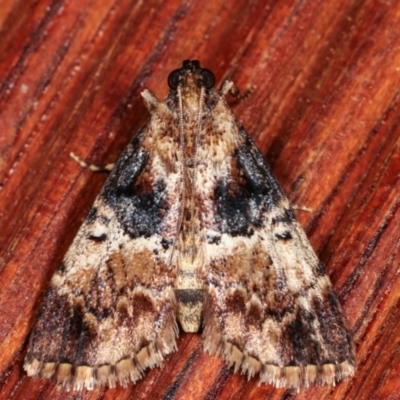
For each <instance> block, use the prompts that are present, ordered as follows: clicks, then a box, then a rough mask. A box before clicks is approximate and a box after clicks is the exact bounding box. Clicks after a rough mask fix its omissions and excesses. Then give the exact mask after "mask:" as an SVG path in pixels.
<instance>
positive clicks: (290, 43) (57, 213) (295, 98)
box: [0, 0, 400, 400]
mask: <svg viewBox="0 0 400 400" xmlns="http://www.w3.org/2000/svg"><path fill="white" fill-rule="evenodd" d="M0 25H1V34H0V39H1V40H0V78H1V79H0V80H1V82H0V85H1V86H0V155H1V159H0V225H1V226H0V232H1V248H0V251H1V262H0V282H1V286H0V354H1V357H0V399H8V398H10V399H69V398H74V399H128V398H131V399H185V400H187V399H196V400H197V399H207V400H211V399H237V400H239V399H291V398H295V399H357V400H359V399H391V400H394V399H400V378H399V368H400V311H399V293H400V289H399V288H400V273H399V272H400V267H399V260H400V256H399V251H400V249H399V246H400V240H399V238H400V233H399V231H400V228H399V226H400V213H399V204H400V201H399V192H400V183H399V180H400V144H399V142H400V99H399V88H400V0H398V1H391V0H386V1H384V0H335V1H323V0H277V1H275V0H267V1H260V0H253V1H250V2H249V1H245V0H237V1H232V0H231V1H230V0H213V1H209V2H203V1H190V2H189V1H184V0H182V1H178V0H169V1H161V0H149V1H145V2H137V1H133V0H102V1H100V0H97V1H96V0H79V1H74V0H36V1H35V0H33V1H25V0H0ZM187 58H189V59H199V60H200V61H201V63H202V65H203V66H204V67H207V68H209V69H211V70H213V71H214V73H215V75H216V77H217V81H219V82H220V81H221V80H222V79H223V78H224V77H227V76H230V77H232V78H233V79H234V81H235V82H236V83H237V85H238V86H239V88H240V89H241V90H246V88H248V87H250V86H251V85H255V86H256V87H257V88H256V90H255V92H254V93H253V94H252V95H251V96H250V98H248V99H247V100H246V101H244V102H242V103H241V104H239V105H238V106H237V107H236V108H235V112H236V114H237V116H238V118H239V119H240V120H241V121H242V123H243V124H244V126H245V127H246V128H247V130H248V131H249V132H250V134H251V135H252V137H253V138H254V139H255V141H256V142H257V144H258V146H259V147H260V149H261V150H262V152H263V153H264V154H265V156H266V157H267V160H268V161H269V163H270V165H271V167H272V169H273V172H274V173H275V175H276V176H277V178H278V180H279V181H280V183H281V184H282V186H283V188H284V189H285V191H286V193H287V194H288V196H289V198H290V200H291V201H292V202H294V203H296V204H300V205H304V206H307V207H310V208H312V210H313V211H312V212H311V213H306V212H300V213H299V214H298V215H299V219H300V221H301V223H302V224H303V226H304V227H305V229H306V232H307V234H308V235H309V237H310V240H311V242H312V244H313V246H314V248H315V250H316V252H317V253H318V255H319V256H320V258H321V259H322V261H323V262H324V263H325V264H326V266H327V271H328V273H329V275H330V277H331V279H332V281H333V284H334V286H335V288H336V290H337V293H338V295H339V298H340V301H341V303H342V305H343V308H344V311H345V313H346V315H347V316H348V320H349V326H350V327H351V329H352V330H353V332H354V338H355V342H356V346H357V361H358V371H357V374H356V376H355V378H354V379H351V380H348V381H346V382H343V383H340V384H339V385H337V387H336V388H332V387H322V388H321V387H319V388H315V387H313V388H311V389H308V390H306V391H303V392H301V393H300V394H298V393H296V392H295V391H292V390H287V391H285V390H284V389H274V388H271V387H270V386H261V387H258V386H257V380H256V379H253V380H251V381H249V382H248V381H247V380H246V379H245V378H244V377H243V376H241V375H238V374H233V373H232V371H231V370H230V369H228V368H226V367H224V365H223V364H222V363H221V361H220V360H219V359H218V358H214V357H211V356H208V355H205V354H204V353H203V352H202V347H201V340H200V336H199V335H194V334H181V336H180V339H179V351H178V352H177V353H175V354H173V355H171V356H170V357H169V358H168V361H167V363H166V365H165V367H164V368H162V369H158V368H156V369H154V370H152V371H150V372H149V373H148V374H147V375H146V377H145V379H143V380H142V381H140V382H139V383H138V384H137V385H136V386H133V385H132V386H131V387H129V388H128V389H122V388H118V389H113V390H109V389H103V388H99V389H96V390H95V391H93V392H83V393H81V394H76V393H75V394H68V393H66V392H65V391H63V390H60V389H58V388H57V387H56V385H55V384H54V383H53V382H49V381H42V380H34V379H30V378H27V377H26V376H25V375H24V372H23V370H22V363H23V359H24V355H25V352H26V344H27V337H28V334H29V330H30V327H31V325H32V321H33V317H34V315H35V312H36V310H37V307H38V305H39V303H40V300H41V298H42V296H43V292H44V290H45V289H46V287H47V285H48V283H49V280H50V278H51V275H52V273H53V272H54V271H55V269H56V268H57V266H58V263H59V262H60V261H61V259H62V257H63V255H64V253H65V251H66V250H67V248H68V247H69V245H70V244H71V241H72V239H73V237H74V235H75V233H76V231H77V229H78V228H79V225H80V224H81V222H82V220H83V218H84V217H85V215H86V213H87V212H88V210H89V208H90V206H91V204H92V202H93V200H94V198H95V197H96V194H97V193H98V192H99V190H100V188H101V186H102V184H103V182H104V180H105V179H106V177H107V175H106V174H95V173H93V172H90V171H87V170H83V169H82V168H81V167H80V166H79V165H78V164H76V163H75V162H73V161H72V160H71V159H70V157H69V156H68V154H69V152H70V151H74V152H76V153H77V154H79V155H80V156H82V157H83V158H85V159H86V160H89V161H91V162H95V163H96V162H97V163H101V162H112V161H114V160H115V159H116V158H118V156H119V154H121V152H122V150H123V148H124V147H125V146H126V144H127V143H128V142H129V141H130V139H131V138H132V137H133V136H134V134H135V132H136V131H137V130H138V129H139V127H140V126H141V124H142V123H143V122H144V121H145V119H146V117H147V112H146V110H145V107H144V105H143V102H142V99H141V97H140V92H141V91H142V90H143V88H144V87H148V88H150V89H151V90H152V91H153V92H155V93H156V94H157V96H158V97H160V98H163V97H164V96H165V94H166V92H167V84H166V78H167V76H168V73H169V72H170V71H171V70H172V69H175V68H178V67H179V66H180V64H181V61H182V60H183V59H187Z"/></svg>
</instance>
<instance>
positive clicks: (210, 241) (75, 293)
mask: <svg viewBox="0 0 400 400" xmlns="http://www.w3.org/2000/svg"><path fill="white" fill-rule="evenodd" d="M168 84H169V87H170V91H169V93H168V95H167V97H166V99H165V101H159V100H158V99H157V98H156V96H155V95H154V94H153V93H152V92H150V91H149V90H148V89H146V90H144V91H143V92H142V96H143V98H144V101H145V103H146V106H147V108H148V110H149V112H150V117H149V120H148V122H147V123H146V124H145V125H144V126H143V127H142V129H141V130H140V131H139V132H138V134H137V135H136V137H135V138H134V139H133V140H132V142H131V143H130V144H129V146H128V148H127V149H126V150H125V152H124V153H123V154H122V156H121V158H120V159H119V160H118V161H117V163H116V164H115V167H114V168H113V169H112V171H111V173H110V176H109V177H108V179H107V181H106V183H105V185H104V187H103V189H102V191H101V192H100V194H99V195H98V197H97V199H96V200H95V202H94V205H93V207H92V209H91V210H90V212H89V214H88V216H87V218H86V220H85V222H84V223H83V225H82V226H81V228H80V229H79V231H78V233H77V235H76V237H75V239H74V241H73V243H72V245H71V247H70V248H69V250H68V252H67V254H66V255H65V258H64V260H63V262H62V263H61V265H60V266H59V268H58V270H57V272H56V273H55V274H54V276H53V278H52V280H51V284H50V287H49V289H48V291H47V293H46V295H45V298H44V300H43V304H42V305H41V307H40V309H39V312H38V315H37V317H36V320H35V323H34V326H33V328H32V333H31V337H30V343H29V348H28V353H27V356H26V359H25V364H24V368H25V370H26V371H27V373H28V375H29V376H39V377H43V378H53V379H56V380H57V382H58V383H59V384H61V385H62V386H64V387H66V388H67V389H74V390H81V389H83V388H86V389H93V388H94V387H95V386H97V385H107V386H109V387H115V386H116V384H117V383H119V384H121V385H122V386H124V387H126V386H127V385H128V383H129V382H130V381H132V382H136V381H137V380H138V379H140V378H141V377H142V376H143V375H144V372H145V370H146V369H147V368H153V367H155V366H161V365H162V364H163V361H164V360H165V358H166V356H167V355H168V354H170V353H171V352H173V351H176V348H177V346H176V338H177V336H178V334H179V328H178V322H179V324H180V326H181V328H182V329H183V330H184V331H185V332H197V331H198V330H199V329H200V328H201V327H202V337H203V346H204V350H205V351H206V352H208V353H210V354H212V355H219V356H221V357H222V358H223V359H224V361H225V362H226V363H227V364H228V365H229V366H233V367H234V370H235V372H237V371H241V372H242V373H243V374H246V375H247V376H248V378H251V377H253V376H254V375H257V376H258V379H259V381H260V382H261V383H266V384H271V385H273V386H275V387H288V388H300V387H308V386H309V385H310V384H311V383H316V384H319V385H321V384H335V382H336V381H339V380H343V379H346V378H347V377H348V376H353V375H354V372H355V355H354V346H353V342H352V339H351V336H350V333H349V331H348V329H347V328H346V325H345V318H344V316H343V314H342V311H341V307H340V305H339V303H338V300H337V297H336V294H335V293H334V291H333V288H332V285H331V283H330V280H329V278H328V276H327V275H326V273H325V270H324V267H323V266H322V264H321V263H320V262H319V260H318V258H317V256H316V255H315V253H314V251H313V249H312V248H311V245H310V243H309V242H308V240H307V238H306V236H305V233H304V231H303V229H302V228H301V227H300V225H299V223H298V221H297V219H296V217H295V215H294V212H293V209H292V207H291V205H290V204H289V202H288V199H287V198H286V196H285V195H284V193H283V192H282V190H281V188H280V186H279V184H278V183H277V181H276V179H275V178H274V176H273V175H272V173H271V171H270V169H269V167H268V165H267V164H266V162H265V160H264V159H263V157H262V155H261V153H260V152H259V150H258V149H257V148H256V146H255V144H254V142H253V141H252V139H251V138H250V136H249V135H248V133H247V132H246V131H245V130H244V128H243V127H242V126H241V125H240V123H239V122H238V121H237V119H236V117H235V116H234V114H233V112H232V110H231V108H230V107H229V106H228V104H227V102H226V100H225V95H226V94H227V93H228V92H230V93H232V94H235V93H237V90H236V88H235V86H234V84H233V82H231V81H230V80H226V81H225V82H224V83H223V84H222V86H221V89H220V90H216V89H213V85H214V76H213V74H212V73H211V72H210V71H209V70H207V69H204V68H201V67H200V64H199V62H198V61H188V60H186V61H184V62H183V65H182V67H181V68H180V69H177V70H175V71H173V72H171V74H170V75H169V78H168Z"/></svg>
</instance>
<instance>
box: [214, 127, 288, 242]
mask: <svg viewBox="0 0 400 400" xmlns="http://www.w3.org/2000/svg"><path fill="white" fill-rule="evenodd" d="M240 134H241V135H242V136H243V135H245V143H244V144H242V145H240V146H239V147H237V148H236V150H235V154H234V156H233V157H232V165H231V168H232V173H231V176H230V177H228V178H226V179H220V180H219V181H218V182H217V184H216V186H215V189H214V199H215V203H216V224H217V225H219V227H220V229H221V232H222V233H228V234H230V235H232V236H238V235H240V236H247V237H249V236H251V235H253V233H254V229H257V228H259V227H261V226H262V225H263V223H264V220H265V214H266V213H267V212H268V211H269V210H270V209H271V208H272V207H273V206H277V205H278V204H279V203H280V200H281V199H282V198H283V197H284V194H283V192H282V190H281V188H280V186H279V184H278V182H277V181H276V179H275V178H274V176H273V175H272V173H271V171H270V169H269V167H268V165H267V163H266V162H265V160H264V159H263V157H262V155H261V153H260V152H259V151H258V149H257V148H256V147H255V144H254V142H253V141H252V140H251V139H250V137H249V136H248V135H247V133H246V132H244V134H243V133H242V132H240ZM290 217H291V214H290V212H288V213H287V215H286V218H287V219H289V218H290Z"/></svg>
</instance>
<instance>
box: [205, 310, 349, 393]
mask: <svg viewBox="0 0 400 400" xmlns="http://www.w3.org/2000/svg"><path fill="white" fill-rule="evenodd" d="M206 310H207V307H206V308H205V315H204V331H203V339H204V342H203V345H204V351H205V352H207V353H208V354H210V355H215V356H221V357H222V358H223V360H224V361H225V362H226V363H227V364H228V366H229V367H233V369H234V372H235V373H236V372H238V371H239V370H241V373H242V374H243V375H247V378H248V379H249V380H250V379H251V378H253V377H254V376H255V375H256V374H257V373H259V374H260V375H259V384H261V383H265V384H269V385H272V386H274V387H276V388H293V389H300V388H301V387H304V388H308V387H309V386H310V384H313V383H314V384H316V385H319V386H322V385H333V386H335V384H336V382H338V381H342V380H346V379H347V378H348V377H350V376H354V374H355V370H356V368H355V366H354V365H353V363H352V362H351V360H345V361H343V362H341V363H340V364H323V365H306V366H284V367H280V366H277V365H273V364H263V363H262V362H261V361H260V360H258V359H256V358H255V357H252V356H251V355H249V354H244V353H243V352H242V351H241V350H240V349H239V348H238V347H237V346H235V345H234V344H232V343H229V342H227V341H226V340H224V339H223V338H222V336H221V334H220V333H219V328H218V325H217V323H216V321H215V319H214V318H213V316H212V315H211V313H210V312H207V311H206Z"/></svg>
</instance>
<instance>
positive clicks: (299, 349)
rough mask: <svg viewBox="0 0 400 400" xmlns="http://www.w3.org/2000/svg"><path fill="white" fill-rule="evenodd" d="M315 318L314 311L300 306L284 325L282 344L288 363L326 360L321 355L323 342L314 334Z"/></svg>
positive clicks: (316, 362) (321, 361)
mask: <svg viewBox="0 0 400 400" xmlns="http://www.w3.org/2000/svg"><path fill="white" fill-rule="evenodd" d="M314 320H315V315H314V314H313V313H310V312H308V311H306V310H304V309H302V308H301V307H299V308H298V309H297V311H296V314H295V318H294V319H293V320H292V321H290V322H288V323H287V325H285V326H283V329H282V330H283V331H282V333H283V334H282V341H281V346H282V350H283V353H284V358H285V359H286V362H287V365H303V366H305V365H307V364H313V365H321V364H323V363H325V362H326V360H324V359H323V357H321V356H322V354H323V351H322V348H321V343H319V341H318V340H317V339H316V338H315V335H314V334H315V330H314V328H313V325H312V324H313V321H314ZM288 344H289V345H288Z"/></svg>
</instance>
